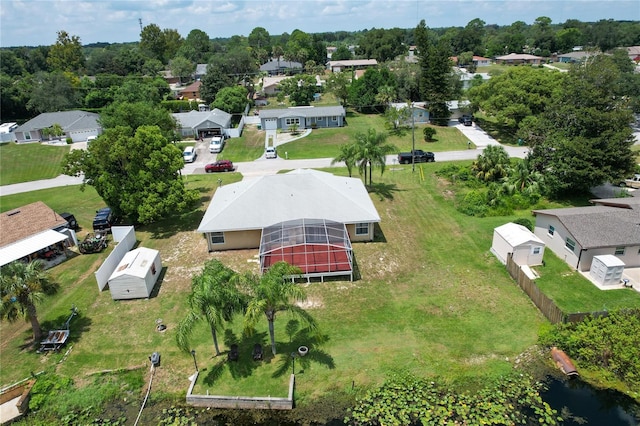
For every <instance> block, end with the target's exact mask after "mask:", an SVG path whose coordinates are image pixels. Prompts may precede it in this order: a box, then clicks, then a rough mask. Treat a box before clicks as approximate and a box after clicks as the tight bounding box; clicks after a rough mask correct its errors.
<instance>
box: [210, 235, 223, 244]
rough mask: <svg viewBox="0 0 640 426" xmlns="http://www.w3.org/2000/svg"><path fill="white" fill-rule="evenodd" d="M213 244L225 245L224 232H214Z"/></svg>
mask: <svg viewBox="0 0 640 426" xmlns="http://www.w3.org/2000/svg"><path fill="white" fill-rule="evenodd" d="M211 244H224V232H212V233H211Z"/></svg>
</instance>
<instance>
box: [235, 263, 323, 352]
mask: <svg viewBox="0 0 640 426" xmlns="http://www.w3.org/2000/svg"><path fill="white" fill-rule="evenodd" d="M299 273H300V269H298V268H297V267H295V266H291V265H289V264H288V263H286V262H278V263H275V264H273V265H272V266H271V267H270V268H269V270H268V271H267V272H265V273H264V274H263V275H262V276H257V275H255V274H247V275H245V276H244V277H243V278H244V281H245V282H246V283H247V284H248V285H249V286H250V291H251V294H252V295H251V299H250V301H249V304H248V305H247V311H246V313H245V316H244V326H245V331H246V332H247V333H251V332H252V330H253V329H254V327H255V325H256V324H257V323H258V321H260V318H262V315H263V314H264V315H265V316H266V317H267V321H268V322H269V337H270V338H271V352H272V353H273V354H274V355H275V354H276V337H275V331H274V322H275V320H276V314H277V313H278V312H281V311H287V312H289V313H290V314H292V315H294V316H295V317H297V318H299V319H301V320H302V321H303V322H304V323H305V324H306V325H307V327H308V329H309V330H311V331H315V330H316V329H317V325H316V322H315V320H314V319H313V317H312V316H311V315H310V314H309V313H308V312H306V311H305V310H304V309H302V308H301V307H300V306H298V305H296V302H303V301H305V300H306V299H307V295H306V293H305V291H304V289H303V288H302V287H300V286H299V285H297V284H296V283H295V282H293V280H291V279H288V277H290V276H292V275H293V276H295V275H298V274H299Z"/></svg>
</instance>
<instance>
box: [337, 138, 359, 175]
mask: <svg viewBox="0 0 640 426" xmlns="http://www.w3.org/2000/svg"><path fill="white" fill-rule="evenodd" d="M357 155H358V146H357V145H356V144H355V143H347V144H344V145H340V154H338V156H337V157H336V158H334V159H333V160H331V165H332V166H333V165H334V164H336V163H340V162H344V165H345V166H346V167H347V170H348V171H349V177H351V173H352V171H353V168H354V167H355V166H356V159H357Z"/></svg>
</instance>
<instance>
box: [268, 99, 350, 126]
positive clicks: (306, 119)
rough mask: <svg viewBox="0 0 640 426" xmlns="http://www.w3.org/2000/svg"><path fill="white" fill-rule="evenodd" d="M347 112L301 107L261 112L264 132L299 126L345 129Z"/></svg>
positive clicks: (334, 107)
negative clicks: (294, 125) (293, 125)
mask: <svg viewBox="0 0 640 426" xmlns="http://www.w3.org/2000/svg"><path fill="white" fill-rule="evenodd" d="M345 116H346V112H345V110H344V107H343V106H341V105H337V106H321V107H315V106H300V107H290V108H281V109H263V110H260V124H261V125H262V128H263V129H264V130H276V129H288V128H289V126H291V125H292V124H297V125H298V129H308V128H312V129H314V128H325V127H343V126H344V123H345Z"/></svg>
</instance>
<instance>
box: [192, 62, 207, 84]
mask: <svg viewBox="0 0 640 426" xmlns="http://www.w3.org/2000/svg"><path fill="white" fill-rule="evenodd" d="M208 67H209V66H208V65H207V64H197V65H196V71H195V72H194V73H193V79H194V80H200V79H201V78H202V77H204V76H205V74H207V68H208Z"/></svg>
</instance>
